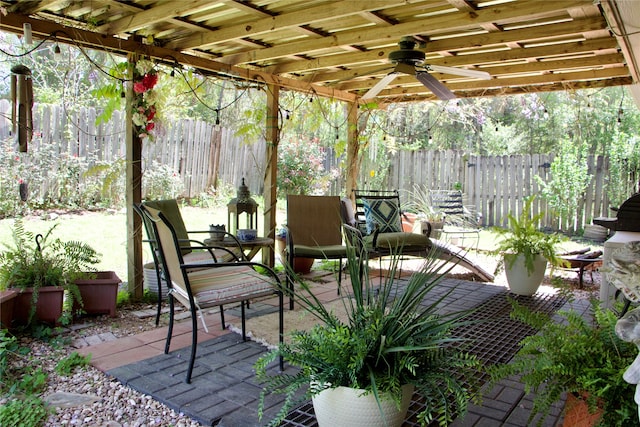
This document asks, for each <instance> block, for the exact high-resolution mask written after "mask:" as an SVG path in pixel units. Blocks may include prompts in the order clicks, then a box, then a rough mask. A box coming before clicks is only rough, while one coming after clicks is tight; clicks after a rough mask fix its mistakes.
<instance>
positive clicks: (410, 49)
mask: <svg viewBox="0 0 640 427" xmlns="http://www.w3.org/2000/svg"><path fill="white" fill-rule="evenodd" d="M415 45H416V42H415V41H414V40H402V41H400V43H398V46H400V50H394V51H393V52H390V53H389V61H391V62H392V63H394V64H396V63H402V64H411V65H418V64H421V63H423V62H424V59H425V54H424V52H422V51H420V50H415V49H414V47H415Z"/></svg>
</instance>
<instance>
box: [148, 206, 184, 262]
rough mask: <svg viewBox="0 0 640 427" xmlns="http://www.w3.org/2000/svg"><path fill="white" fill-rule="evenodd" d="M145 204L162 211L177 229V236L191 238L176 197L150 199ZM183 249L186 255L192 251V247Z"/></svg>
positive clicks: (181, 238)
mask: <svg viewBox="0 0 640 427" xmlns="http://www.w3.org/2000/svg"><path fill="white" fill-rule="evenodd" d="M144 204H145V206H148V207H150V208H153V209H155V210H158V211H161V212H162V214H163V215H164V216H165V217H167V219H168V220H169V222H170V223H171V225H172V226H173V228H174V230H175V231H176V236H178V239H180V240H188V239H189V233H188V232H187V227H186V226H185V225H184V220H183V219H182V215H181V214H180V208H179V207H178V202H177V201H176V199H167V200H148V201H146V202H145V203H144ZM181 251H182V255H186V254H188V253H189V252H191V249H188V248H182V249H181Z"/></svg>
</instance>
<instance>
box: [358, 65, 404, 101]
mask: <svg viewBox="0 0 640 427" xmlns="http://www.w3.org/2000/svg"><path fill="white" fill-rule="evenodd" d="M397 75H398V73H397V72H396V71H393V72H391V73H389V74H387V75H386V76H384V77H383V78H381V79H380V81H379V82H378V83H376V84H375V86H373V87H372V88H371V89H369V90H368V91H367V93H365V94H364V95H362V99H371V98H373V97H375V96H376V95H377V94H379V93H380V92H381V91H382V89H384V88H385V87H386V86H387V85H388V84H389V83H391V82H392V81H393V79H395V78H396V76H397Z"/></svg>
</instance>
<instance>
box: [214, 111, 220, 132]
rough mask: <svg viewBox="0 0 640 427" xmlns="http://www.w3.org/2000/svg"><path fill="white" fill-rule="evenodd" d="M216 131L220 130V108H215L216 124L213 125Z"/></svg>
mask: <svg viewBox="0 0 640 427" xmlns="http://www.w3.org/2000/svg"><path fill="white" fill-rule="evenodd" d="M214 129H215V130H216V131H220V110H218V109H216V125H215V127H214Z"/></svg>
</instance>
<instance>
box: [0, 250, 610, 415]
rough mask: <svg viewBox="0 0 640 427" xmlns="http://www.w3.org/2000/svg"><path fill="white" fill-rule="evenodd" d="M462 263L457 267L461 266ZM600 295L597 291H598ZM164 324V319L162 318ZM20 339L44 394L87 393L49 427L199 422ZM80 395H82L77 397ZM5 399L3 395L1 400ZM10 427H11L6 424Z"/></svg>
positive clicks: (125, 329)
mask: <svg viewBox="0 0 640 427" xmlns="http://www.w3.org/2000/svg"><path fill="white" fill-rule="evenodd" d="M480 258H481V259H480V261H481V262H482V265H483V266H485V267H486V268H487V269H488V270H489V271H493V270H492V268H495V260H494V259H493V257H486V256H482V255H481V256H480ZM457 268H458V267H456V269H457ZM453 273H454V274H453V276H454V277H456V278H460V279H471V276H472V275H470V274H468V273H467V272H465V271H459V270H454V271H453ZM554 276H555V277H561V278H562V279H563V282H564V283H565V284H566V285H568V288H569V289H571V290H572V291H573V292H574V295H575V296H576V298H588V297H589V296H590V295H592V293H593V292H594V291H597V290H598V289H599V283H600V275H599V273H597V272H596V273H594V282H595V284H591V280H590V275H589V273H586V274H585V283H586V286H585V287H586V288H587V289H586V290H577V282H578V281H577V274H576V273H575V272H567V271H562V272H556V273H555V274H554ZM496 282H497V283H504V274H500V275H498V276H497V277H496ZM544 285H551V278H550V277H549V276H547V277H546V278H545V282H544ZM596 295H597V294H596ZM144 309H151V310H154V309H155V306H154V305H152V304H147V305H144V304H137V305H131V306H128V307H120V308H119V309H118V312H117V313H118V314H117V316H118V317H116V318H115V319H112V318H109V317H106V316H99V317H93V318H88V319H85V323H86V324H85V325H83V327H81V328H78V329H74V330H66V331H65V332H63V336H64V337H65V338H69V342H73V340H75V339H77V338H80V337H87V336H91V335H98V334H100V333H107V332H110V333H113V334H114V335H115V336H116V337H118V338H121V337H126V336H131V335H135V334H138V333H141V332H143V331H146V330H151V329H154V328H155V327H156V326H155V324H154V318H153V317H148V318H144V319H140V318H139V317H138V316H137V315H136V314H135V313H136V312H139V311H140V310H144ZM163 321H164V322H165V323H166V319H163ZM21 343H22V344H23V345H25V346H28V347H29V348H30V349H31V353H30V355H28V356H27V358H26V359H21V360H18V361H17V362H15V363H19V364H22V363H34V364H38V365H40V366H42V368H43V369H44V370H45V371H46V372H47V373H48V374H49V381H48V383H47V387H46V391H45V392H44V393H43V395H44V396H45V397H50V398H57V397H59V396H60V395H59V394H58V393H64V394H65V395H64V396H65V398H66V399H67V400H71V401H72V402H77V401H78V399H80V398H82V397H84V398H86V397H89V398H90V400H89V401H88V402H85V403H82V404H80V405H76V406H70V407H58V408H56V410H55V413H52V414H51V415H50V416H49V418H48V420H47V422H46V424H45V426H100V427H102V426H104V427H116V426H137V427H142V426H199V425H200V424H199V423H197V422H195V421H193V420H192V419H190V418H189V417H187V416H184V415H182V414H180V413H177V412H175V411H173V410H171V409H169V408H168V407H167V406H165V405H163V404H161V403H159V402H157V401H155V400H153V399H152V398H151V397H150V396H147V395H144V394H141V393H138V392H137V391H134V390H132V389H130V388H129V387H126V386H124V385H122V384H120V383H119V382H117V381H115V380H114V379H112V378H110V377H109V376H107V375H105V374H104V373H102V372H101V371H99V370H97V369H95V368H93V367H91V366H89V367H87V368H85V369H79V368H76V370H75V372H74V373H73V374H72V375H70V376H60V375H58V374H57V373H56V372H55V370H54V369H55V365H56V363H57V362H58V361H59V360H61V359H62V358H64V357H65V356H67V355H68V354H70V353H71V352H73V351H74V347H73V346H71V345H69V346H66V347H64V348H61V349H55V348H53V347H51V346H50V345H48V344H44V343H42V342H41V341H37V340H33V339H30V338H22V339H21ZM79 395H82V396H79ZM4 403H5V402H4V401H3V400H2V399H0V404H4ZM7 427H9V426H7Z"/></svg>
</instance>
